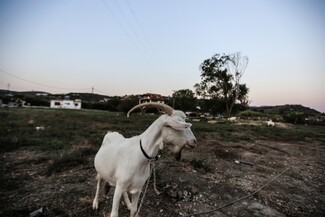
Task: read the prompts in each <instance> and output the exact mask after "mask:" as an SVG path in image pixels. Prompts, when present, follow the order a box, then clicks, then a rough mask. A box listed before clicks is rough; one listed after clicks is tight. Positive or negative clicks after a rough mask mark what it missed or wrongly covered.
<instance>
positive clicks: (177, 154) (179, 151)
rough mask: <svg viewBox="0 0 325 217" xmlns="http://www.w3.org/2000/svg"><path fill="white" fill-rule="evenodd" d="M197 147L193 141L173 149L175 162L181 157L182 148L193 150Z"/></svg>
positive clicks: (194, 140)
mask: <svg viewBox="0 0 325 217" xmlns="http://www.w3.org/2000/svg"><path fill="white" fill-rule="evenodd" d="M196 145H197V142H196V139H193V140H191V141H188V142H187V143H186V144H185V145H184V146H183V147H177V148H175V153H174V156H175V158H176V160H177V161H180V160H181V157H182V150H183V148H184V147H190V148H195V147H196Z"/></svg>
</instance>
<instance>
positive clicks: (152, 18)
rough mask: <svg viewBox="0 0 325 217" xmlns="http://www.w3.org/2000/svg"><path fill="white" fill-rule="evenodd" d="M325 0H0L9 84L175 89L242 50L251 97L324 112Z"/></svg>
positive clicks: (1, 84) (2, 60) (1, 78)
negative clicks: (215, 60)
mask: <svg viewBox="0 0 325 217" xmlns="http://www.w3.org/2000/svg"><path fill="white" fill-rule="evenodd" d="M324 40H325V1H323V0H245V1H244V0H200V1H198V0H161V1H148V0H47V1H44V0H28V1H26V0H0V88H1V89H7V88H8V84H10V89H11V90H43V91H48V92H51V93H66V92H91V88H92V87H94V88H95V92H97V93H103V94H107V95H125V94H142V93H146V92H153V93H160V94H163V95H171V94H172V92H173V91H174V90H180V89H192V90H194V89H193V86H194V84H195V83H199V82H200V79H201V78H200V74H201V73H200V70H199V65H200V64H201V63H202V62H203V61H204V60H205V59H207V58H210V57H211V56H212V55H214V54H216V53H221V54H222V53H226V54H229V53H234V52H241V53H242V55H244V56H248V58H249V64H248V67H247V69H246V71H245V74H244V76H243V78H242V82H243V83H246V84H247V86H248V87H249V88H250V93H249V99H250V101H251V105H279V104H303V105H305V106H308V107H312V108H315V109H317V110H319V111H322V112H325V96H324V95H325V85H324V84H323V83H324V82H325V71H324V69H325V43H324Z"/></svg>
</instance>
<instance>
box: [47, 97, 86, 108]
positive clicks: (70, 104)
mask: <svg viewBox="0 0 325 217" xmlns="http://www.w3.org/2000/svg"><path fill="white" fill-rule="evenodd" d="M50 107H51V108H65V109H81V100H80V99H76V100H74V101H73V100H67V99H63V100H62V99H55V100H51V105H50Z"/></svg>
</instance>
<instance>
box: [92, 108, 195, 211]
mask: <svg viewBox="0 0 325 217" xmlns="http://www.w3.org/2000/svg"><path fill="white" fill-rule="evenodd" d="M143 107H145V108H148V107H156V108H159V109H161V110H164V111H165V112H166V114H164V115H161V116H160V117H159V118H158V119H157V120H156V121H154V122H153V123H152V124H151V125H150V126H149V127H148V129H147V130H146V131H145V132H143V133H142V134H141V135H138V136H134V137H132V138H124V137H123V136H122V135H121V134H119V133H117V132H108V133H107V134H106V135H105V137H104V140H103V143H102V146H101V148H100V149H99V151H98V153H97V154H96V157H95V168H96V170H97V172H98V174H97V180H98V182H97V190H96V196H95V198H94V201H93V209H98V196H99V190H100V185H101V181H102V179H104V180H105V181H106V182H108V183H109V185H110V186H114V187H115V192H114V197H113V206H112V211H111V215H110V216H111V217H116V216H118V209H119V204H120V198H121V196H122V195H123V196H124V199H125V202H126V205H127V207H128V209H130V215H131V217H133V216H135V215H136V212H137V205H138V200H139V196H140V193H141V190H142V187H143V186H144V184H145V182H146V181H147V179H148V178H149V176H150V161H151V160H153V159H155V156H156V155H157V154H158V151H159V149H163V147H164V145H167V144H172V145H174V146H175V149H174V154H175V157H176V159H177V160H179V159H180V157H181V151H182V149H183V148H184V147H185V146H189V147H192V148H193V147H195V146H196V138H195V136H194V135H193V133H192V131H191V130H190V127H191V124H190V123H186V122H185V118H186V116H185V114H184V112H182V111H177V110H173V108H171V107H170V106H167V105H165V104H161V103H143V104H139V105H137V106H135V107H133V108H132V109H131V110H130V111H129V112H128V114H127V116H129V114H130V113H131V112H132V111H134V110H135V109H138V108H143ZM127 192H129V193H131V195H132V203H131V202H130V200H129V197H128V193H127Z"/></svg>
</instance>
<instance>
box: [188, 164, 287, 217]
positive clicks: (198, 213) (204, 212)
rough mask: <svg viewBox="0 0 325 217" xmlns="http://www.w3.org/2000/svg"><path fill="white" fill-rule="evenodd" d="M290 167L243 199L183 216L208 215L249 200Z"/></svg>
mask: <svg viewBox="0 0 325 217" xmlns="http://www.w3.org/2000/svg"><path fill="white" fill-rule="evenodd" d="M289 169H290V167H288V168H287V169H285V170H283V171H282V172H281V173H280V174H278V175H277V176H276V177H274V178H273V179H271V180H270V181H268V182H267V183H265V184H264V185H263V186H262V187H260V188H258V189H257V190H256V191H254V192H253V193H251V194H249V195H246V196H244V197H241V198H239V199H237V200H234V201H232V202H230V203H227V204H225V205H223V206H220V207H218V208H217V209H213V210H210V211H203V212H197V213H193V214H188V215H185V216H195V215H201V214H208V213H211V212H216V211H218V210H220V209H222V208H224V207H227V206H230V205H232V204H234V203H237V202H238V201H241V200H244V199H246V198H249V197H251V196H253V195H254V194H256V193H258V192H259V191H260V190H262V189H263V188H265V187H266V186H267V185H269V184H270V183H271V182H273V181H274V180H276V179H277V178H279V177H280V176H281V175H282V174H283V173H285V172H286V171H287V170H289Z"/></svg>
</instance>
